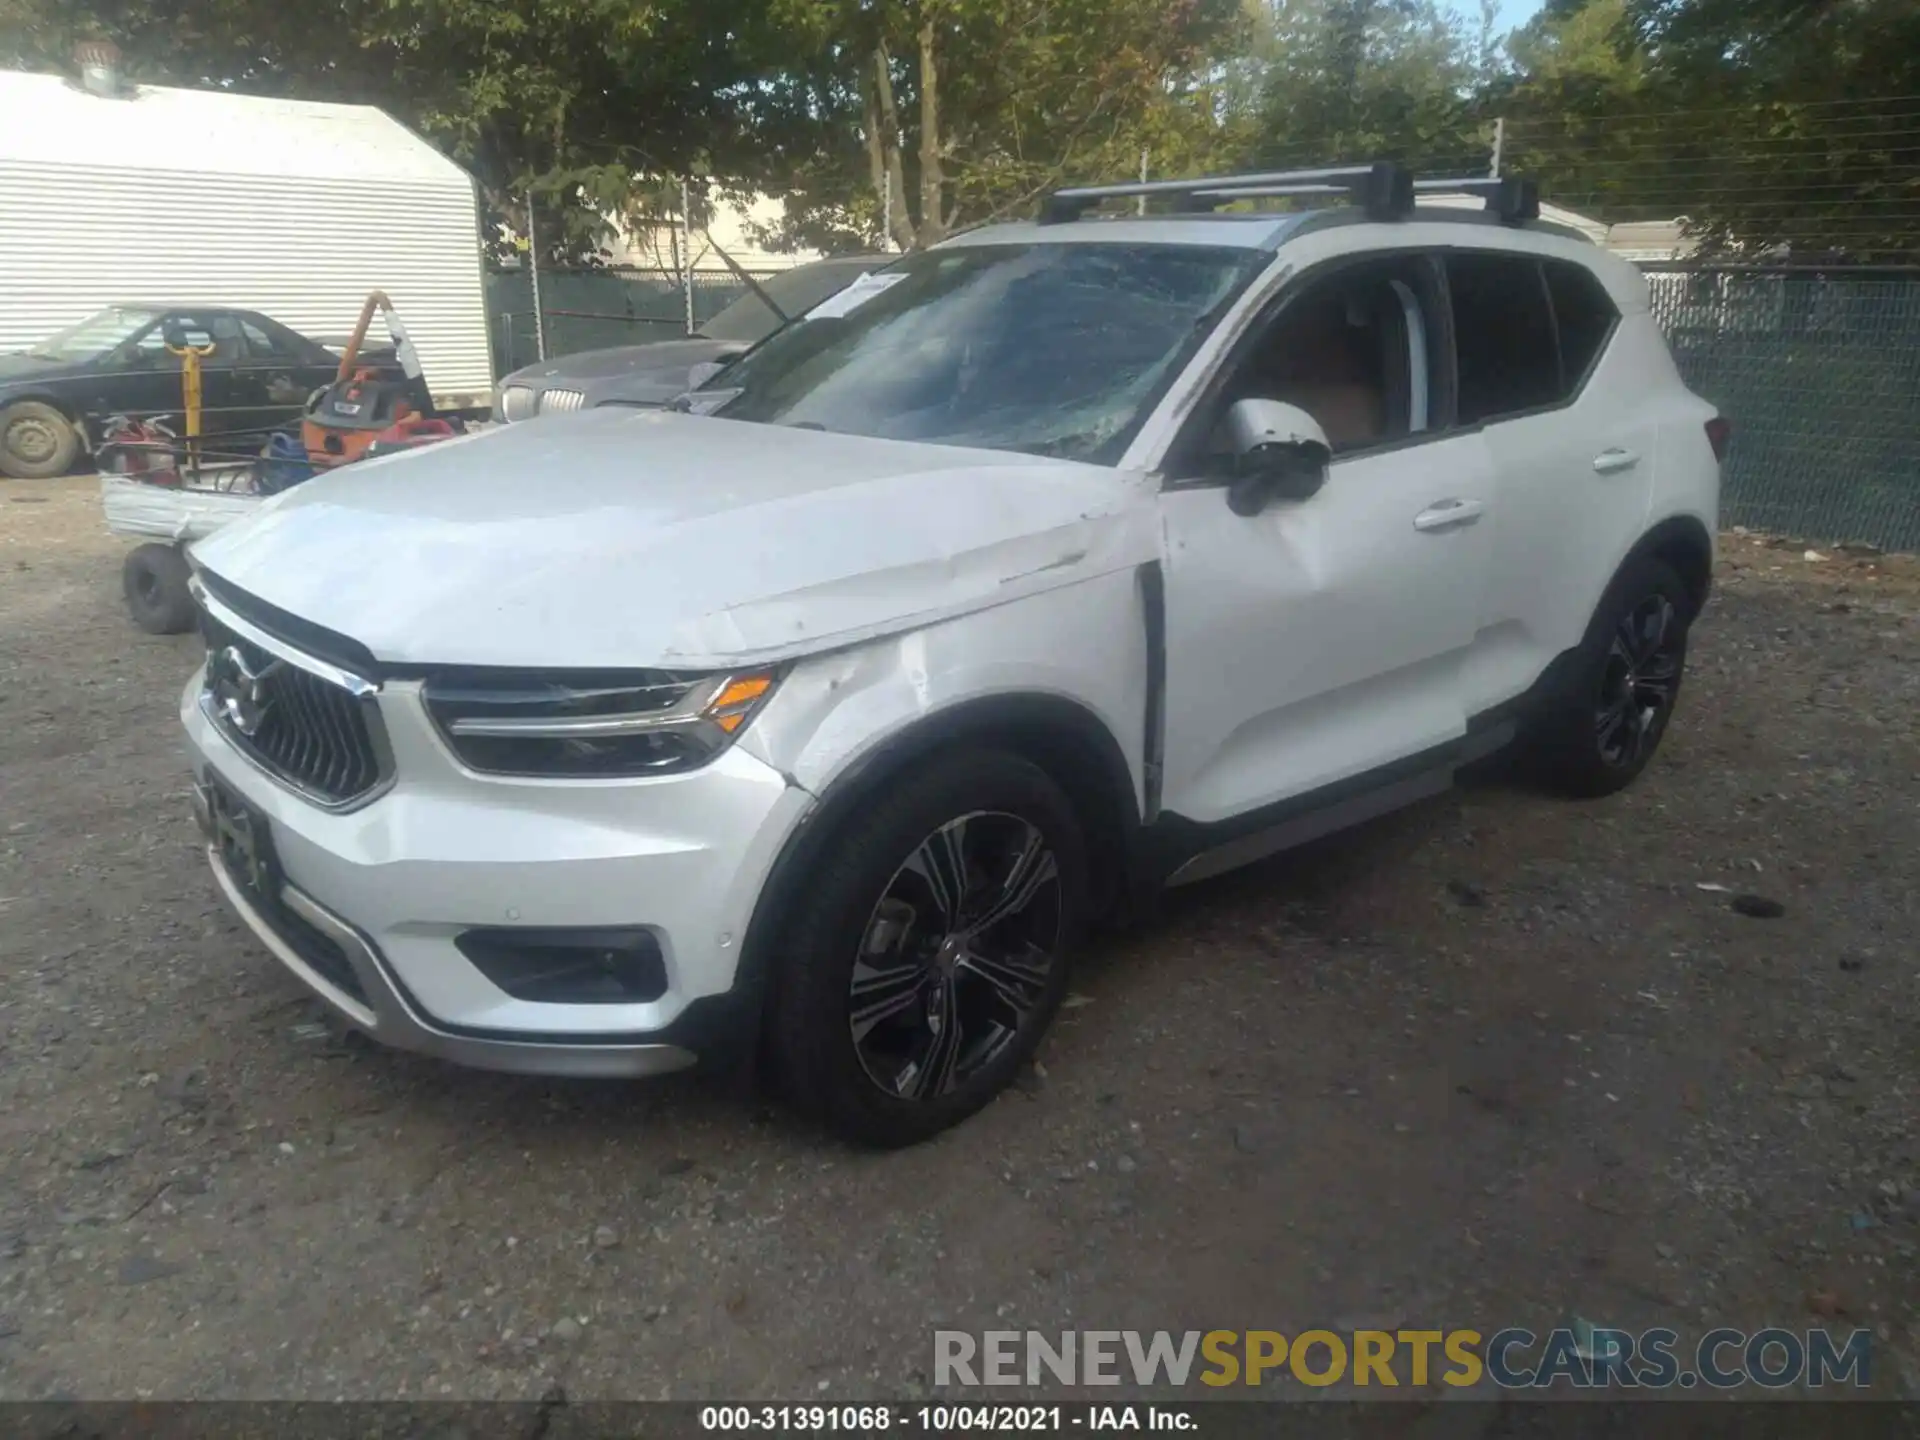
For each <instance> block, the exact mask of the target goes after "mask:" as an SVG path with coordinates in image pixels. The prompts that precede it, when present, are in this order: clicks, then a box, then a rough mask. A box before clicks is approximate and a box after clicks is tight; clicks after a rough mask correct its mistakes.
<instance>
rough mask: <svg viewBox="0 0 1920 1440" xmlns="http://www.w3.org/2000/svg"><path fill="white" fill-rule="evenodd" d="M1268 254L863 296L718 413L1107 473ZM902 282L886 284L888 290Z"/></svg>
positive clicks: (999, 257) (923, 275) (1063, 266)
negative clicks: (1059, 460) (1092, 465)
mask: <svg viewBox="0 0 1920 1440" xmlns="http://www.w3.org/2000/svg"><path fill="white" fill-rule="evenodd" d="M1266 258H1267V257H1266V256H1265V255H1264V254H1263V253H1261V252H1259V251H1248V250H1242V249H1226V248H1214V247H1200V246H1183V245H1119V244H1113V245H1080V246H1067V245H1019V246H1015V245H996V246H978V247H969V248H965V249H957V250H950V251H942V252H938V253H932V254H924V255H918V256H914V257H913V258H911V259H908V260H906V261H903V262H902V263H901V264H900V265H898V266H896V267H895V268H893V269H892V270H889V271H886V272H884V273H883V274H881V275H875V276H871V277H869V278H868V279H867V280H866V281H865V282H864V283H863V284H862V283H856V285H855V286H854V287H853V290H854V291H857V292H859V293H857V294H855V293H850V292H843V293H842V294H841V295H839V296H836V297H835V298H834V299H832V300H829V301H828V302H827V303H826V304H825V305H823V306H822V307H821V308H820V311H816V312H815V313H814V314H813V315H811V316H809V317H808V318H806V319H804V320H802V321H801V322H799V323H798V324H795V325H792V326H790V327H788V328H787V329H786V330H783V331H781V332H780V333H779V334H777V335H775V336H774V337H773V338H772V339H771V340H769V341H767V343H766V344H765V345H763V346H762V347H761V348H760V349H758V350H756V351H754V352H753V353H752V354H751V355H749V356H747V357H746V358H745V359H744V360H742V361H741V362H740V363H739V364H737V365H735V366H733V367H732V368H731V369H729V370H727V371H725V372H724V373H722V374H721V375H720V376H718V377H716V378H715V379H714V380H713V381H712V382H710V384H709V385H708V387H707V389H708V391H709V392H713V391H719V392H723V393H724V392H731V398H729V399H727V400H726V401H725V403H724V404H723V405H722V406H721V407H720V408H719V409H718V411H717V412H716V413H718V414H721V415H723V416H725V417H726V418H727V419H730V420H759V421H765V422H769V423H772V424H778V425H792V426H797V427H800V428H804V429H811V430H833V431H839V432H841V433H843V434H849V435H873V436H878V437H881V438H884V439H889V440H921V441H928V442H931V443H934V444H941V445H970V446H978V447H981V448H983V449H992V450H1023V451H1027V452H1030V453H1032V454H1036V455H1056V456H1061V457H1063V458H1066V459H1071V460H1091V461H1096V462H1103V463H1108V464H1111V463H1112V462H1113V461H1114V460H1116V459H1118V457H1119V454H1120V452H1121V450H1123V449H1124V448H1125V446H1126V443H1127V441H1128V440H1129V439H1131V438H1132V436H1133V432H1134V430H1135V429H1136V428H1137V427H1138V425H1139V423H1140V421H1141V420H1143V419H1144V418H1145V415H1146V412H1147V409H1148V408H1149V405H1150V402H1151V401H1153V400H1154V399H1155V398H1157V397H1158V395H1159V394H1160V392H1161V390H1162V389H1163V388H1164V387H1165V386H1166V384H1167V382H1168V381H1169V379H1170V378H1171V376H1172V374H1173V373H1174V371H1175V369H1176V368H1177V365H1178V363H1179V362H1180V361H1182V360H1183V359H1184V358H1185V357H1186V356H1187V355H1188V354H1189V353H1191V351H1192V349H1193V347H1194V346H1195V345H1197V344H1198V343H1199V341H1200V340H1201V338H1203V337H1204V336H1205V334H1206V332H1207V331H1208V330H1209V329H1210V328H1211V327H1212V325H1213V323H1214V321H1215V320H1216V319H1218V317H1219V314H1220V312H1221V311H1222V310H1224V309H1225V307H1226V305H1227V303H1228V302H1229V301H1231V300H1232V299H1233V297H1234V296H1236V295H1237V294H1239V292H1240V290H1241V288H1242V287H1243V286H1244V285H1245V284H1246V282H1247V280H1248V278H1249V277H1250V276H1251V274H1252V273H1253V271H1254V269H1255V268H1256V267H1257V266H1258V265H1259V264H1260V263H1261V262H1262V261H1263V260H1265V259H1266ZM889 282H890V283H889Z"/></svg>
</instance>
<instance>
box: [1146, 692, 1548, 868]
mask: <svg viewBox="0 0 1920 1440" xmlns="http://www.w3.org/2000/svg"><path fill="white" fill-rule="evenodd" d="M1537 688H1539V687H1536V689H1537ZM1530 694H1531V692H1530ZM1525 698H1526V697H1523V699H1522V700H1520V701H1514V702H1510V703H1508V704H1505V705H1502V706H1500V707H1499V708H1498V709H1497V710H1494V711H1490V712H1488V713H1487V714H1486V715H1483V716H1476V717H1474V719H1473V721H1471V722H1470V723H1469V725H1468V727H1467V733H1466V734H1465V735H1464V736H1462V737H1461V738H1460V739H1459V740H1455V741H1450V742H1448V743H1447V744H1445V745H1439V746H1435V747H1434V748H1433V749H1431V750H1424V751H1422V752H1420V753H1419V754H1417V755H1410V756H1408V757H1407V758H1406V759H1405V760H1402V761H1398V762H1396V763H1394V764H1392V765H1388V766H1384V767H1382V768H1381V769H1379V770H1374V771H1371V772H1369V773H1367V774H1365V775H1356V776H1353V777H1352V778H1350V779H1347V780H1341V781H1337V782H1335V783H1334V784H1332V785H1327V786H1323V787H1322V788H1320V789H1318V790H1314V791H1310V792H1308V793H1307V794H1305V795H1297V796H1294V797H1292V798H1290V799H1287V800H1282V801H1279V802H1278V803H1276V804H1273V805H1266V806H1262V807H1261V808H1260V809H1258V810H1255V811H1250V812H1249V813H1247V814H1245V815H1236V816H1234V817H1233V818H1232V819H1230V820H1222V821H1218V822H1215V823H1211V824H1201V823H1198V822H1196V821H1192V820H1188V819H1186V818H1185V817H1184V816H1180V815H1175V814H1172V813H1170V812H1169V813H1164V814H1162V815H1161V816H1160V817H1159V819H1158V820H1157V821H1156V822H1155V823H1154V824H1153V825H1151V826H1149V827H1147V830H1146V832H1145V834H1144V835H1143V836H1142V839H1143V841H1144V842H1145V844H1146V847H1147V849H1148V852H1149V856H1150V858H1149V862H1148V867H1149V870H1150V872H1151V873H1152V874H1153V876H1154V877H1155V878H1156V879H1157V880H1158V881H1159V883H1160V884H1162V885H1165V886H1169V887H1170V886H1174V885H1189V884H1192V883H1193V882H1194V881H1196V880H1207V879H1211V878H1212V877H1213V876H1215V875H1223V874H1225V873H1226V872H1227V871H1229V870H1237V869H1239V868H1240V867H1241V866H1242V865H1250V864H1252V863H1253V862H1254V861H1256V860H1264V859H1266V858H1267V857H1268V856H1269V855H1277V854H1279V853H1280V852H1281V851H1283V850H1291V849H1293V848H1295V847H1296V846H1299V845H1305V844H1307V843H1308V842H1309V841H1313V840H1318V839H1320V838H1322V837H1323V836H1327V835H1331V834H1334V833H1335V832H1336V831H1340V830H1345V829H1348V828H1350V827H1351V826H1354V825H1359V824H1362V823H1363V822H1365V821H1368V820H1373V819H1376V818H1378V817H1379V816H1382V815H1386V814H1389V813H1391V812H1392V811H1395V810H1399V809H1403V808H1405V807H1406V806H1408V805H1412V804H1414V803H1415V802H1417V801H1420V800H1424V799H1426V798H1427V797H1428V796H1431V795H1438V794H1440V793H1441V792H1443V791H1445V790H1446V789H1448V788H1449V787H1450V786H1451V785H1452V784H1453V778H1454V774H1455V772H1456V771H1458V770H1460V769H1461V768H1462V767H1464V766H1467V765H1470V764H1472V763H1473V762H1474V761H1476V760H1480V759H1484V758H1485V757H1486V756H1488V755H1491V754H1493V753H1495V752H1496V751H1498V750H1502V749H1504V748H1505V747H1506V746H1508V745H1509V744H1511V743H1512V742H1513V741H1514V740H1515V739H1516V738H1517V737H1518V735H1519V732H1520V721H1521V718H1522V716H1523V714H1524V712H1525V709H1526V704H1525Z"/></svg>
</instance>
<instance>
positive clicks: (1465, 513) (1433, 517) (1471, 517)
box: [1413, 500, 1487, 531]
mask: <svg viewBox="0 0 1920 1440" xmlns="http://www.w3.org/2000/svg"><path fill="white" fill-rule="evenodd" d="M1486 508H1487V507H1486V506H1485V505H1483V504H1481V503H1480V502H1479V501H1478V500H1436V501H1434V502H1433V504H1431V505H1429V506H1428V507H1427V508H1426V509H1424V510H1422V511H1421V512H1420V513H1419V514H1418V515H1416V516H1414V517H1413V528H1414V529H1416V530H1422V531H1432V530H1451V529H1453V528H1454V527H1455V526H1459V525H1471V524H1473V522H1474V521H1476V520H1478V519H1479V518H1480V516H1481V515H1482V513H1484V512H1485V510H1486Z"/></svg>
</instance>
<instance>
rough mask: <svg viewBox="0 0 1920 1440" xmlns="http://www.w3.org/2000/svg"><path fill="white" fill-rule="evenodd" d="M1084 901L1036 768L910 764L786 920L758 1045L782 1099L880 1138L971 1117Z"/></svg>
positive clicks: (1035, 1021) (1056, 964)
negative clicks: (768, 1057)
mask: <svg viewBox="0 0 1920 1440" xmlns="http://www.w3.org/2000/svg"><path fill="white" fill-rule="evenodd" d="M1086 895H1087V876H1086V846H1085V843H1084V841H1083V839H1082V836H1081V832H1080V826H1079V822H1078V820H1077V819H1076V818H1075V815H1074V812H1073V808H1072V806H1071V804H1070V803H1069V802H1068V801H1067V798H1066V797H1065V795H1063V794H1062V793H1061V791H1060V788H1059V787H1058V786H1057V785H1055V784H1054V783H1053V781H1052V780H1051V779H1049V778H1048V776H1047V775H1046V773H1045V772H1044V771H1042V770H1040V769H1039V768H1038V767H1036V766H1034V765H1033V764H1031V763H1029V762H1028V761H1026V760H1023V759H1021V758H1020V757H1019V756H1017V755H1012V754H1008V753H1005V752H1002V751H993V750H965V751H958V752H955V753H952V754H949V755H944V756H939V757H936V758H934V759H932V760H931V761H929V762H928V763H926V764H925V765H923V766H921V767H920V768H919V769H918V770H917V771H916V773H914V774H912V775H911V776H910V777H908V778H906V779H904V780H903V781H902V782H901V783H899V784H898V785H896V786H894V787H893V788H892V789H891V790H890V792H889V793H888V794H887V795H886V796H885V797H884V798H883V799H881V800H879V801H877V802H876V803H875V804H874V805H873V807H872V808H871V809H869V810H867V811H866V812H865V813H864V814H863V815H862V816H861V817H860V818H859V819H858V820H857V821H855V822H853V823H852V824H851V826H850V827H849V829H848V830H847V831H846V832H845V833H843V834H841V835H840V836H838V837H837V840H836V843H835V844H834V846H833V848H832V850H831V851H830V852H829V854H828V856H827V858H826V859H825V860H824V861H823V862H822V863H821V865H820V868H819V870H818V871H817V872H816V873H814V874H813V875H812V876H811V877H810V883H809V885H808V886H807V887H806V892H805V894H804V896H803V897H802V898H801V899H800V900H799V901H798V903H797V907H796V911H795V913H794V915H793V917H792V923H791V924H790V925H789V927H788V928H787V943H786V944H785V945H784V946H783V948H782V953H781V954H780V956H779V959H778V965H779V970H778V973H777V975H776V977H775V989H774V995H773V1002H772V1006H771V1009H770V1013H769V1016H768V1025H769V1032H768V1040H769V1048H770V1049H771V1051H772V1053H773V1058H774V1060H775V1062H776V1064H777V1066H778V1070H779V1073H780V1074H781V1076H782V1078H783V1079H784V1080H785V1081H786V1083H787V1085H788V1087H789V1090H790V1094H791V1098H793V1099H794V1100H795V1101H796V1102H798V1103H799V1104H800V1106H801V1107H802V1108H803V1109H805V1110H807V1111H809V1112H810V1113H812V1114H813V1115H814V1116H816V1117H817V1118H819V1119H820V1120H822V1121H824V1122H825V1123H826V1124H827V1125H828V1126H829V1127H830V1128H832V1129H834V1130H836V1131H838V1132H839V1133H840V1134H841V1135H843V1136H845V1137H847V1138H848V1139H851V1140H854V1141H857V1142H860V1143H863V1144H869V1145H878V1146H888V1147H892V1146H901V1145H911V1144H914V1143H916V1142H918V1141H921V1140H925V1139H928V1138H929V1137H931V1136H933V1135H936V1134H938V1133H939V1132H940V1131H942V1130H945V1129H946V1128H948V1127H949V1126H951V1125H954V1124H957V1123H958V1122H959V1121H961V1120H963V1119H965V1118H966V1117H967V1116H969V1115H971V1114H973V1113H974V1112H975V1111H976V1110H978V1109H980V1107H981V1106H983V1105H985V1104H986V1103H987V1102H988V1101H989V1100H991V1099H992V1098H993V1097H994V1095H996V1094H997V1093H998V1092H999V1091H1000V1090H1002V1089H1003V1088H1005V1086H1006V1085H1007V1084H1008V1082H1009V1081H1011V1080H1012V1079H1013V1077H1014V1074H1015V1073H1016V1072H1017V1070H1018V1069H1019V1067H1020V1065H1021V1064H1022V1063H1024V1062H1025V1061H1026V1060H1027V1059H1028V1058H1029V1057H1030V1056H1031V1055H1032V1054H1033V1052H1034V1049H1035V1048H1036V1047H1037V1046H1038V1045H1039V1043H1040V1038H1041V1036H1042V1035H1043V1034H1044V1033H1045V1031H1046V1028H1047V1026H1048V1024H1049V1023H1051V1021H1052V1019H1053V1016H1054V1012H1055V1011H1056V1010H1057V1009H1058V1008H1059V1006H1060V1000H1061V997H1062V996H1063V995H1065V993H1066V986H1067V966H1068V959H1069V956H1070V955H1071V953H1072V950H1073V947H1074V945H1075V944H1076V943H1077V942H1078V940H1079V938H1080V935H1081V932H1082V931H1083V929H1084V927H1085V923H1086V904H1087V902H1086Z"/></svg>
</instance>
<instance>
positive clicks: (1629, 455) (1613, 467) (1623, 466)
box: [1593, 448, 1640, 475]
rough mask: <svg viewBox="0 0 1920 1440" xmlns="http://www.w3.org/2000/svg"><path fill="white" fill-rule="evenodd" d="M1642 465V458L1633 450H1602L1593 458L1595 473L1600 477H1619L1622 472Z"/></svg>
mask: <svg viewBox="0 0 1920 1440" xmlns="http://www.w3.org/2000/svg"><path fill="white" fill-rule="evenodd" d="M1639 463H1640V457H1639V456H1638V455H1636V454H1634V453H1633V451H1631V450H1621V449H1618V448H1616V449H1613V450H1602V451H1601V452H1600V453H1599V454H1598V455H1596V456H1594V457H1593V469H1594V473H1595V474H1598V475H1617V474H1619V473H1620V472H1621V471H1622V470H1631V469H1632V468H1633V467H1634V466H1636V465H1638V464H1639Z"/></svg>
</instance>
